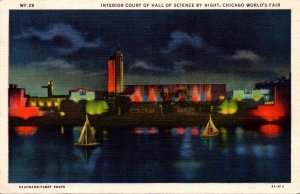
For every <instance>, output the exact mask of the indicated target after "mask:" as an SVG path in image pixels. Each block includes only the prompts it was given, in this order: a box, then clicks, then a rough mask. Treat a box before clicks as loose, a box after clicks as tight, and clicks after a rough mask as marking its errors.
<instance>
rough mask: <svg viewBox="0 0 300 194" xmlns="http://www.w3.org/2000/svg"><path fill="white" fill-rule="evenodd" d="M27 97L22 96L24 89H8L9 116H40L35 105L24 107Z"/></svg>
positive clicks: (26, 117)
mask: <svg viewBox="0 0 300 194" xmlns="http://www.w3.org/2000/svg"><path fill="white" fill-rule="evenodd" d="M26 101H27V98H25V97H24V89H14V90H11V91H10V97H9V116H11V117H20V118H22V119H25V120H26V119H29V118H30V117H35V116H40V114H39V111H38V109H37V108H36V107H25V103H26Z"/></svg>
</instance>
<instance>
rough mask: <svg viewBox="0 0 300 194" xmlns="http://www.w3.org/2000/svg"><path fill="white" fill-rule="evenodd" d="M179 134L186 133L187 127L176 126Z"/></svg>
mask: <svg viewBox="0 0 300 194" xmlns="http://www.w3.org/2000/svg"><path fill="white" fill-rule="evenodd" d="M176 132H177V135H180V136H182V135H184V132H185V129H184V128H183V127H178V128H176Z"/></svg>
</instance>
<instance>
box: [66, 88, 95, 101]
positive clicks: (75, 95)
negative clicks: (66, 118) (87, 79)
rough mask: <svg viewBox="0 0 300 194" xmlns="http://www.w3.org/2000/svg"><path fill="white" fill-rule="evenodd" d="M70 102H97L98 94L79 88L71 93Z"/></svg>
mask: <svg viewBox="0 0 300 194" xmlns="http://www.w3.org/2000/svg"><path fill="white" fill-rule="evenodd" d="M69 96H70V97H69V100H72V101H75V102H78V101H80V100H86V101H91V100H95V97H96V94H95V91H90V90H87V89H84V88H79V89H75V90H70V91H69Z"/></svg>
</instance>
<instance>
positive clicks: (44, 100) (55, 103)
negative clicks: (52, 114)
mask: <svg viewBox="0 0 300 194" xmlns="http://www.w3.org/2000/svg"><path fill="white" fill-rule="evenodd" d="M42 88H47V92H48V97H37V96H33V97H28V101H27V105H28V106H32V107H38V108H39V109H40V110H46V111H49V110H50V111H59V110H60V106H61V102H62V101H63V100H66V99H67V97H68V96H67V95H54V92H53V88H54V83H53V81H48V85H47V86H42Z"/></svg>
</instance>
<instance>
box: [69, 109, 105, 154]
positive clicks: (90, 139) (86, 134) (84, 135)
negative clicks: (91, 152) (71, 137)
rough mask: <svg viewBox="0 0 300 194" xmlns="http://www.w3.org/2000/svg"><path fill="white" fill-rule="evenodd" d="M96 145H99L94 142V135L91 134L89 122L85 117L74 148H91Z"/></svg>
mask: <svg viewBox="0 0 300 194" xmlns="http://www.w3.org/2000/svg"><path fill="white" fill-rule="evenodd" d="M98 145H100V143H99V142H97V141H96V139H95V137H94V135H93V134H92V129H91V126H90V122H89V119H88V116H87V115H86V120H85V123H84V126H83V127H82V130H81V134H80V137H79V139H78V142H76V143H75V146H76V147H81V148H93V147H96V146H98Z"/></svg>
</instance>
